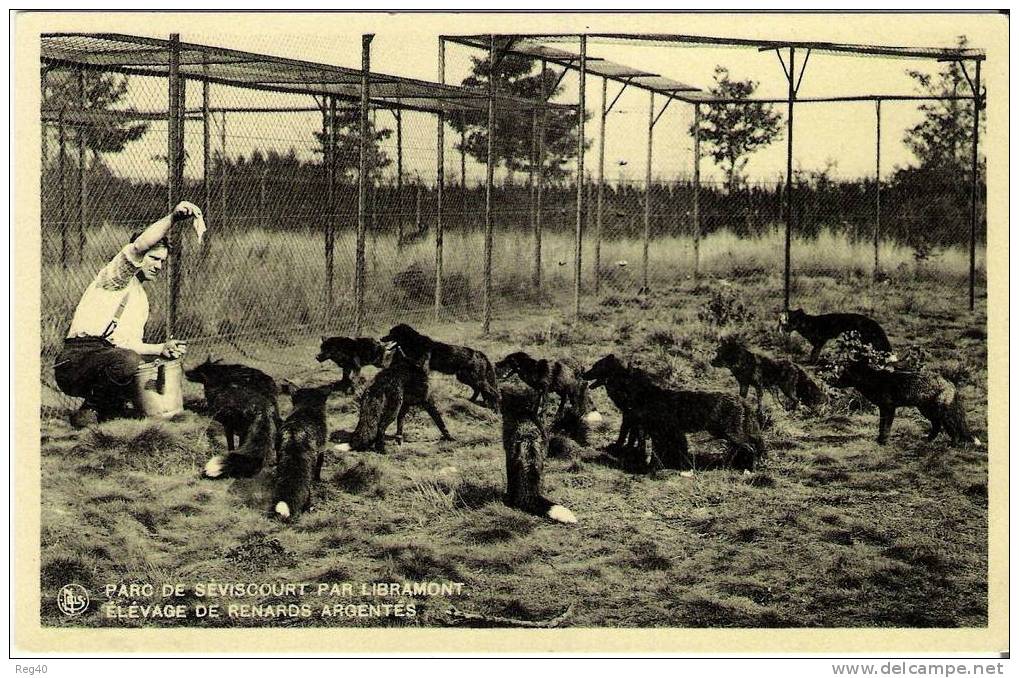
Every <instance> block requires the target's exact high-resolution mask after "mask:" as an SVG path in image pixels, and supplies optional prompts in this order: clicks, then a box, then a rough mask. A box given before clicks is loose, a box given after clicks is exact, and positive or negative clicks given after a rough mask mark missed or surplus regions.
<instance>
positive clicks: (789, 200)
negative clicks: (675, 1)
mask: <svg viewBox="0 0 1019 678" xmlns="http://www.w3.org/2000/svg"><path fill="white" fill-rule="evenodd" d="M794 73H796V48H795V47H790V48H789V117H788V124H787V131H786V165H785V167H786V169H785V199H786V207H785V301H784V305H783V310H785V311H788V310H789V288H790V279H791V276H790V274H791V266H792V256H791V250H792V235H793V102H794V100H795V98H796V89H795V84H794V82H793V74H794Z"/></svg>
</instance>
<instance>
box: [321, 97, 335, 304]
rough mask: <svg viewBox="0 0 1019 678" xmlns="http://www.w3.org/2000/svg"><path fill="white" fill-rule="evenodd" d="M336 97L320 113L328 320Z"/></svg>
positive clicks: (331, 256) (330, 301) (333, 209)
mask: <svg viewBox="0 0 1019 678" xmlns="http://www.w3.org/2000/svg"><path fill="white" fill-rule="evenodd" d="M335 120H336V97H332V96H330V97H329V101H328V103H327V104H326V107H325V110H324V111H323V114H322V146H323V148H322V162H323V163H324V164H325V177H326V212H327V213H326V223H325V229H326V232H325V259H326V261H325V264H326V318H325V322H326V323H328V322H329V318H330V317H331V316H332V310H333V301H334V299H333V272H334V261H335V254H334V238H335V233H336V162H335V160H336V158H335V156H336V148H335V146H336V140H335V139H334V134H335V130H336V128H335V125H334V121H335Z"/></svg>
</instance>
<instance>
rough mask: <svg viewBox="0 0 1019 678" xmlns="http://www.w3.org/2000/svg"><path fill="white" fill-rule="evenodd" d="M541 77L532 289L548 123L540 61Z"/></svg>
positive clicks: (537, 273) (537, 269)
mask: <svg viewBox="0 0 1019 678" xmlns="http://www.w3.org/2000/svg"><path fill="white" fill-rule="evenodd" d="M540 68H541V79H540V80H539V86H540V89H539V98H540V101H539V102H538V105H539V108H538V159H537V165H538V185H537V186H535V188H534V274H533V276H532V281H531V282H532V283H533V285H534V289H541V230H542V224H541V217H542V214H541V212H542V210H541V205H542V198H543V197H544V192H545V125H546V124H547V123H548V109H547V107H546V106H545V100H546V99H547V98H548V93H547V92H546V87H545V62H544V61H542V62H540Z"/></svg>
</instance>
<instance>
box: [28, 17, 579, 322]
mask: <svg viewBox="0 0 1019 678" xmlns="http://www.w3.org/2000/svg"><path fill="white" fill-rule="evenodd" d="M373 36H374V34H364V35H363V36H362V40H361V68H359V69H354V68H347V67H341V66H334V65H329V64H323V63H315V62H308V61H301V60H297V59H287V58H282V57H275V56H269V55H264V54H256V53H252V52H244V51H239V50H233V49H226V48H222V47H214V46H209V45H200V44H195V43H185V42H182V41H181V40H180V35H179V34H177V33H174V34H171V35H170V36H169V38H168V39H159V38H148V37H141V36H136V35H124V34H116V33H46V34H43V36H42V45H41V57H40V61H41V77H42V80H43V83H44V84H45V80H46V77H47V75H48V74H49V73H50V72H51V71H53V70H55V69H70V70H72V71H73V72H75V73H77V74H78V77H79V82H83V81H82V80H81V78H82V75H81V74H83V73H84V72H86V71H98V72H114V73H122V74H126V75H138V76H145V77H165V78H166V80H167V86H168V92H169V95H168V106H167V110H166V111H133V110H125V111H105V110H104V111H89V110H87V109H86V108H85V107H84V106H82V110H81V111H78V112H75V111H69V110H67V109H66V108H61V109H59V110H46V109H43V110H42V111H41V118H42V120H43V121H52V122H56V123H57V125H58V143H59V153H60V155H59V166H60V178H61V190H60V193H61V195H60V201H61V202H60V205H61V207H60V213H61V228H62V233H61V246H62V254H64V255H65V259H66V254H67V252H68V250H69V244H68V243H69V235H68V234H67V233H66V228H67V214H68V208H67V196H66V187H65V186H64V185H63V179H64V172H65V166H66V165H67V159H66V157H67V151H66V144H67V139H66V135H65V125H66V124H70V123H72V122H74V121H75V120H77V121H81V122H86V121H89V120H93V119H97V118H102V117H105V116H112V117H116V118H117V119H119V120H124V121H129V120H165V121H166V123H167V130H168V135H167V137H168V138H167V187H168V196H167V205H168V209H172V208H173V206H174V205H176V204H177V202H179V200H180V199H181V198H182V196H181V193H180V189H181V185H182V181H183V171H184V145H183V125H184V122H185V120H197V119H200V120H201V121H202V130H203V132H202V143H203V150H202V163H203V164H202V167H203V175H202V191H201V201H202V203H203V204H202V207H203V208H204V209H206V210H208V208H209V200H210V179H211V177H210V176H209V168H210V166H211V165H210V159H209V143H210V138H211V131H210V124H209V123H210V118H211V116H213V115H215V114H216V113H219V114H220V116H221V128H220V132H221V143H222V144H223V146H222V147H223V149H224V152H225V147H226V121H227V117H226V116H227V113H231V112H233V113H287V112H313V111H320V112H321V113H322V118H323V123H322V124H323V133H324V134H323V138H324V148H323V165H324V170H325V172H326V175H327V186H328V189H327V191H328V202H329V214H328V215H327V218H326V219H325V228H324V249H325V261H326V273H325V278H326V290H327V304H328V306H329V307H330V308H331V307H332V301H333V286H334V285H333V268H334V239H335V229H336V220H335V214H334V209H333V208H334V206H335V203H334V198H335V196H334V193H335V191H334V185H333V184H334V175H335V167H334V164H335V137H336V130H335V123H336V112H337V110H340V109H339V108H338V102H347V103H349V104H356V105H357V108H356V109H355V108H353V106H351V108H349V109H348V110H358V111H359V121H360V132H361V137H360V138H361V144H360V151H359V159H358V167H359V171H358V215H357V245H356V252H355V263H354V280H353V281H352V283H353V285H352V287H353V290H354V322H353V331H354V333H355V334H360V333H361V332H362V331H363V330H364V329H365V317H364V294H365V251H364V250H365V239H366V233H367V230H368V223H367V199H366V196H367V190H368V184H369V183H370V179H369V178H368V176H367V175H368V168H367V164H366V163H367V143H366V139H365V134H366V132H365V130H366V125H367V116H368V114H369V111H371V110H379V109H385V110H389V111H390V112H392V113H393V115H394V116H395V117H396V120H397V128H398V130H399V129H400V128H401V124H402V120H401V113H402V112H403V111H415V112H421V113H427V114H432V115H435V116H436V120H437V134H436V149H437V157H438V161H437V166H436V182H437V192H438V204H437V208H438V212H437V216H436V233H435V266H436V269H435V271H436V276H435V285H434V295H435V296H434V299H435V304H434V312H435V315H436V317H438V316H439V315H440V313H441V311H442V275H443V274H442V257H443V232H442V229H443V200H442V193H443V189H444V182H445V173H444V153H445V145H444V126H445V123H446V120H447V115H452V114H459V115H461V116H463V115H465V114H467V113H475V114H477V113H481V112H487V113H488V116H489V124H490V126H491V124H492V122H493V116H494V112H495V110H496V107H498V108H500V109H502V110H510V111H513V112H515V113H520V114H527V115H530V116H532V117H533V116H534V115H535V114H536V112H537V111H538V110H539V109H541V110H545V109H547V108H549V107H552V108H564V109H572V107H570V106H566V105H563V104H550V103H548V102H545V101H542V102H535V101H532V100H528V99H524V98H521V97H515V96H508V95H505V94H501V93H499V92H497V91H496V90H495V88H493V87H489V88H488V91H487V92H480V91H478V90H474V89H471V88H467V87H463V86H456V85H447V84H445V82H439V83H434V82H428V81H424V80H418V79H413V78H405V77H401V76H394V75H388V74H383V73H377V72H372V71H371V42H372V38H373ZM76 43H83V44H85V45H86V47H84V48H83V47H81V46H78V45H76ZM89 44H90V46H89ZM439 64H440V65H439V76H440V81H442V80H444V77H443V64H442V55H441V52H440V60H439ZM188 81H193V82H200V83H201V84H202V95H203V96H202V106H201V108H200V109H198V110H192V111H187V110H186V109H185V106H184V103H185V99H184V88H185V87H186V83H187V82H188ZM210 84H218V85H224V86H229V87H236V88H242V89H247V90H261V91H266V92H277V93H283V94H297V95H301V94H307V95H310V96H312V97H313V98H314V99H315V103H316V106H315V107H314V108H311V107H307V108H304V107H234V108H231V107H211V106H210V105H209V86H210ZM82 87H83V86H82ZM80 91H81V97H82V102H84V98H83V97H84V89H83V88H82V89H81V90H80ZM489 136H490V138H491V135H489ZM78 146H79V162H78V172H79V195H78V216H79V220H78V224H77V230H78V237H79V240H82V239H84V224H85V221H86V219H87V212H86V207H85V204H84V195H85V182H84V155H85V151H84V145H83V144H82V142H81V141H80V140H79V143H78ZM402 154H403V147H402V134H399V135H398V142H397V164H398V168H399V171H400V173H401V176H400V177H399V181H400V182H401V184H402V179H403V177H402V165H403V162H402ZM490 163H491V161H489V164H490ZM464 164H465V158H464V157H463V151H462V150H461V167H464ZM223 172H224V175H223V176H222V177H221V180H222V181H223V182H224V186H225V180H226V179H225V165H224V169H223ZM488 176H489V178H490V177H491V167H489V170H488ZM489 183H490V181H489ZM489 191H490V187H489ZM221 200H222V201H223V202H222V205H223V206H225V202H226V192H225V191H223V192H222V193H221ZM418 209H420V206H419V207H418ZM489 221H490V215H489ZM178 233H179V232H178ZM492 233H493V229H492V225H491V223H489V224H488V228H486V243H485V260H486V269H485V278H486V281H485V290H486V294H485V299H484V322H483V329H484V331H485V332H487V331H488V329H489V326H490V322H491V315H492V298H491V273H492V271H491V259H492ZM401 244H402V243H401ZM80 245H81V243H80V242H79V251H80V249H81V246H80ZM179 246H180V241H179V237H178V238H175V239H174V240H173V241H172V242H171V253H172V254H178V253H179ZM206 246H207V245H206ZM174 259H175V257H174V256H171V257H169V260H168V265H167V268H168V279H169V281H168V285H167V299H166V303H167V314H166V328H165V330H166V335H167V336H168V337H169V336H174V335H175V332H176V331H177V329H178V328H177V321H176V318H177V313H178V305H179V291H180V267H179V265H177V264H175V263H174Z"/></svg>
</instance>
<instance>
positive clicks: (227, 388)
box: [184, 356, 280, 451]
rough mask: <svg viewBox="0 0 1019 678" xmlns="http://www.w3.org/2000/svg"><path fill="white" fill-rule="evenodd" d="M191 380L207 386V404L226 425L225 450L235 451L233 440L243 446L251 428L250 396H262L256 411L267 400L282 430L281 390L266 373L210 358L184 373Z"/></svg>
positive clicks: (212, 412) (212, 413) (213, 416)
mask: <svg viewBox="0 0 1019 678" xmlns="http://www.w3.org/2000/svg"><path fill="white" fill-rule="evenodd" d="M184 376H185V377H186V378H187V379H188V381H192V382H195V383H199V384H202V385H203V386H204V387H205V401H206V403H207V404H208V406H209V412H210V414H211V416H212V419H213V420H214V421H218V422H219V423H220V424H222V425H223V429H224V432H225V433H226V449H227V450H228V451H232V450H233V449H234V438H235V437H237V438H238V443H239V444H244V442H245V440H246V435H247V434H246V432H247V430H248V428H249V427H250V425H251V421H252V420H251V416H250V414H249V412H250V408H249V404H248V402H247V400H249V399H251V397H250V395H249V394H256V395H258V396H261V398H260V399H255V401H256V402H255V405H256V409H257V407H258V406H260V405H261V399H265V400H268V401H269V402H270V403H271V405H272V409H273V411H274V412H275V416H276V428H277V429H278V428H279V425H280V419H279V410H278V406H277V404H276V396H277V395H278V394H279V392H280V389H279V387H278V386H277V385H276V381H275V380H274V379H273V378H272V377H270V376H269V375H268V374H266V373H265V372H262V371H261V370H258V369H255V368H254V367H248V366H247V365H231V364H224V363H221V362H219V361H217V360H214V359H213V358H212V356H209V358H208V359H206V361H205V362H204V363H202V364H200V365H197V366H196V367H193V368H191V369H190V370H187V371H186V372H184Z"/></svg>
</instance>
